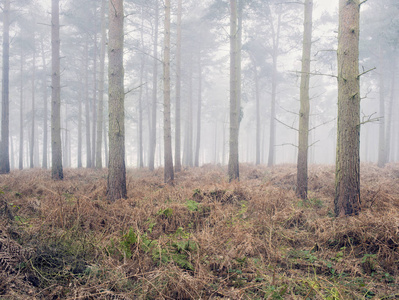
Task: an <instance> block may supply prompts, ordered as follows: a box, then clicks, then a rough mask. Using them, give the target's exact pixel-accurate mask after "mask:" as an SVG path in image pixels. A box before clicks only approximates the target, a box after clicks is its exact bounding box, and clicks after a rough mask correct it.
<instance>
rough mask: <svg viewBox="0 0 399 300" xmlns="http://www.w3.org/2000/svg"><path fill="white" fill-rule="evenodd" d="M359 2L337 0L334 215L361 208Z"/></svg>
mask: <svg viewBox="0 0 399 300" xmlns="http://www.w3.org/2000/svg"><path fill="white" fill-rule="evenodd" d="M359 6H360V4H359V0H351V1H348V0H340V1H339V31H338V132H337V162H336V175H335V184H336V187H335V199H334V204H335V215H336V216H342V215H356V214H358V213H359V211H360V172H359V168H360V156H359V146H360V84H359V81H360V78H359V8H360V7H359Z"/></svg>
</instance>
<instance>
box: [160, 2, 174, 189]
mask: <svg viewBox="0 0 399 300" xmlns="http://www.w3.org/2000/svg"><path fill="white" fill-rule="evenodd" d="M164 26H165V27H164V28H165V37H164V59H163V76H164V78H163V83H164V86H163V96H164V116H163V118H164V124H163V126H164V147H165V149H164V164H165V167H164V182H165V183H170V184H173V180H174V170H173V158H172V130H171V122H170V0H165V25H164Z"/></svg>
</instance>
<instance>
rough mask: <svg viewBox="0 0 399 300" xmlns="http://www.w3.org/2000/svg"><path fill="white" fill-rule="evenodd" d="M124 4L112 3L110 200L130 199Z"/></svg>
mask: <svg viewBox="0 0 399 300" xmlns="http://www.w3.org/2000/svg"><path fill="white" fill-rule="evenodd" d="M123 19H124V15H123V0H110V4H109V42H108V80H109V89H108V90H109V91H108V94H109V96H108V99H109V100H108V101H109V105H108V106H109V133H108V135H109V167H108V188H107V197H108V200H110V201H115V200H118V199H122V198H126V194H127V192H126V166H125V108H124V101H125V91H124V86H123V80H124V71H123V36H124V35H123Z"/></svg>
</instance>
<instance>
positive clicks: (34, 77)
mask: <svg viewBox="0 0 399 300" xmlns="http://www.w3.org/2000/svg"><path fill="white" fill-rule="evenodd" d="M35 86H36V47H35V37H34V36H33V66H32V128H31V136H30V145H29V146H30V151H29V157H30V160H29V161H30V166H29V167H30V168H31V169H32V168H34V150H35V127H36V124H35V115H36V109H35Z"/></svg>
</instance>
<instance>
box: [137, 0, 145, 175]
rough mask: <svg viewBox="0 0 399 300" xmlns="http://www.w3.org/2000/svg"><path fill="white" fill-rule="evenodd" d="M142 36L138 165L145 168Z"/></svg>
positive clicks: (142, 23)
mask: <svg viewBox="0 0 399 300" xmlns="http://www.w3.org/2000/svg"><path fill="white" fill-rule="evenodd" d="M141 27H142V28H143V27H144V13H143V8H142V11H141ZM140 35H141V47H142V52H143V54H142V55H141V64H140V91H139V105H138V106H139V124H138V125H139V126H138V136H139V138H138V148H139V153H138V165H139V167H140V168H143V167H144V158H143V88H144V87H143V85H144V81H143V80H144V67H145V58H146V55H144V53H145V50H144V33H143V30H141V31H140Z"/></svg>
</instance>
